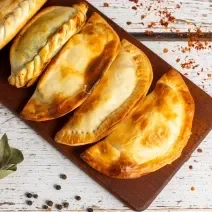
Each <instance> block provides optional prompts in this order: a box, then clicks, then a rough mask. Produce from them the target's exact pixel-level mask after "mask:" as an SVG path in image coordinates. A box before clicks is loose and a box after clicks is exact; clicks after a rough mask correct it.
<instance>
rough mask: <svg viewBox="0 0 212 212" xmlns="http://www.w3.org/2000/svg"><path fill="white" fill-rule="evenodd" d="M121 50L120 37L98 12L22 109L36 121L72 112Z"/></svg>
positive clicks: (41, 80)
mask: <svg viewBox="0 0 212 212" xmlns="http://www.w3.org/2000/svg"><path fill="white" fill-rule="evenodd" d="M119 49H120V40H119V37H118V35H117V34H116V33H115V32H114V31H113V29H112V28H111V27H110V26H109V24H108V23H107V22H106V21H105V20H104V19H103V18H102V17H101V16H100V15H98V14H97V13H94V14H93V15H92V17H91V18H90V19H89V20H88V22H87V23H86V24H85V26H84V27H83V29H82V30H81V32H80V33H79V34H77V35H75V36H73V37H72V38H71V39H70V40H69V41H68V42H67V44H66V45H65V46H64V48H63V49H62V50H61V52H60V53H59V54H58V55H57V56H56V57H55V59H54V60H53V61H52V62H51V64H50V65H49V67H48V68H47V70H46V71H45V73H44V75H43V76H42V77H41V79H40V81H39V83H38V85H37V88H36V90H35V93H34V94H33V96H32V98H31V99H30V100H29V102H28V103H27V105H26V107H25V108H24V110H23V112H22V117H23V118H25V119H29V120H34V121H44V120H50V119H55V118H57V117H60V116H63V115H64V114H66V113H69V112H71V111H72V110H74V109H75V108H77V107H78V106H80V105H81V104H82V103H83V101H84V100H85V99H86V98H87V96H88V95H89V94H90V92H91V90H92V89H93V87H94V86H95V84H96V83H97V81H99V79H100V78H101V77H102V75H103V73H104V72H105V71H106V70H107V69H108V67H109V66H110V65H111V63H112V62H113V60H114V59H115V57H116V56H117V54H118V52H119Z"/></svg>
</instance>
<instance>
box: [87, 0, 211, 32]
mask: <svg viewBox="0 0 212 212" xmlns="http://www.w3.org/2000/svg"><path fill="white" fill-rule="evenodd" d="M89 2H91V3H92V4H93V5H94V6H96V7H97V8H98V9H99V10H100V11H102V12H103V13H105V14H106V15H107V16H108V17H110V18H112V19H113V21H115V22H116V23H118V24H119V25H120V26H122V27H123V28H124V29H125V30H127V31H128V32H145V31H146V30H147V29H148V25H149V24H151V23H152V22H153V21H154V22H156V25H155V26H154V27H153V28H152V29H151V30H152V31H154V32H167V31H170V30H171V29H172V30H173V31H176V29H177V30H180V31H181V32H187V31H188V29H189V28H191V29H193V30H194V28H196V26H197V27H201V28H202V30H203V31H211V30H212V1H211V0H183V1H182V0H169V1H167V0H157V1H156V0H138V3H137V4H136V3H133V2H132V1H129V0H104V1H103V0H90V1H89ZM104 3H108V7H105V6H104ZM141 4H142V6H139V7H137V10H134V9H132V7H134V6H136V5H141ZM177 7H180V8H177ZM165 8H167V11H168V12H170V13H171V14H172V15H173V16H174V17H175V18H176V21H175V23H173V24H170V25H169V27H168V29H165V28H164V27H163V26H161V24H160V23H159V22H160V20H161V16H160V15H159V11H164V10H165ZM142 15H143V16H145V18H141V16H142ZM129 22H131V23H130V24H129ZM188 22H189V23H190V24H187V23H188ZM127 23H128V24H127Z"/></svg>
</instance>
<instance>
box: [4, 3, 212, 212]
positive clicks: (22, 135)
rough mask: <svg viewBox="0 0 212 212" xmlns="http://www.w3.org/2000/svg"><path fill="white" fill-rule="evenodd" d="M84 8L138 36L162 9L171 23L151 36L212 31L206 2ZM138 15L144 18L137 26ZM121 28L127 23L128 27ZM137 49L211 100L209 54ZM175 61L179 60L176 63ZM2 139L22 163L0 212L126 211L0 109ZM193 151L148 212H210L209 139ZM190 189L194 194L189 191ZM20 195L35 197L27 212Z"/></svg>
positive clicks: (173, 46) (211, 8) (7, 183)
mask: <svg viewBox="0 0 212 212" xmlns="http://www.w3.org/2000/svg"><path fill="white" fill-rule="evenodd" d="M90 2H91V3H93V4H94V5H95V6H96V7H97V8H99V9H100V10H101V11H103V12H104V13H105V14H106V15H108V16H109V17H111V18H112V19H113V20H114V21H115V22H117V23H118V24H120V25H121V26H122V27H124V28H125V29H126V30H127V31H129V32H144V31H145V30H146V29H147V28H146V26H147V25H148V24H149V23H151V22H152V21H159V17H158V16H157V14H156V11H155V10H154V8H157V7H160V8H165V7H167V8H168V10H169V11H171V12H173V14H174V16H175V17H176V23H174V24H172V25H170V27H169V29H166V30H165V29H164V27H162V26H160V25H159V24H158V25H156V26H155V27H154V28H153V29H151V30H153V31H154V32H164V31H170V28H172V29H174V28H176V29H180V30H181V31H185V32H186V31H187V30H188V28H189V27H191V28H192V27H193V25H192V24H189V25H188V24H186V22H188V21H189V22H192V23H195V24H196V25H198V26H202V27H203V28H202V29H203V31H210V30H211V29H212V1H211V0H184V1H181V0H160V4H159V3H157V2H158V1H156V0H154V1H153V0H140V1H139V2H142V3H143V5H153V6H152V8H151V9H150V11H148V8H146V7H142V8H140V9H138V10H133V9H131V8H132V6H133V5H134V3H133V2H130V1H129V0H92V1H90ZM180 2H182V4H180ZM104 3H108V4H109V7H104V6H103V5H104ZM177 4H180V7H181V8H178V9H176V5H177ZM141 15H145V16H146V17H145V18H144V19H143V20H141ZM127 22H132V23H131V24H129V25H128V24H127ZM141 22H143V23H144V25H143V24H141ZM143 43H144V44H145V45H146V46H148V47H149V48H150V49H151V50H153V51H154V52H155V53H157V54H159V55H160V56H161V57H162V58H163V59H165V60H166V61H167V62H169V63H170V64H171V65H172V66H173V67H175V68H176V69H178V70H179V71H181V72H182V73H184V74H186V75H187V77H188V78H189V79H191V80H192V81H193V82H194V83H196V84H197V85H198V86H199V87H201V88H202V89H203V90H205V91H206V92H207V93H208V94H209V95H212V54H211V49H210V50H202V51H196V50H193V49H192V50H191V52H190V53H186V54H182V52H181V51H179V50H178V48H177V47H179V46H186V45H187V42H173V41H171V42H157V41H145V42H143ZM211 44H212V43H211ZM164 48H168V50H169V52H168V53H164V52H163V50H164ZM186 56H187V58H185V57H186ZM177 58H180V59H181V60H180V62H178V63H177V62H176V59H177ZM188 59H194V60H195V62H196V63H197V64H199V66H198V67H197V68H195V69H182V68H181V65H180V64H181V62H183V61H185V60H188ZM203 109H204V108H203ZM3 133H7V134H8V137H9V139H10V144H11V145H12V146H14V147H17V148H19V149H21V150H22V151H23V153H24V156H25V160H24V162H23V163H22V164H21V165H19V167H18V171H17V172H16V173H14V174H12V175H10V176H9V177H7V178H6V179H4V180H1V181H0V212H3V211H26V210H28V211H38V210H39V211H41V210H42V209H41V207H42V205H43V204H44V203H45V201H46V200H48V199H50V200H52V201H53V202H54V203H61V202H62V201H64V200H67V201H68V202H69V203H70V207H69V210H68V211H72V210H73V211H84V210H86V208H87V207H92V208H93V209H95V211H98V210H100V211H102V210H103V211H127V210H128V208H127V207H126V206H125V205H124V204H123V203H121V202H119V201H118V200H116V199H115V198H114V197H113V196H112V195H110V194H109V193H108V192H107V191H106V190H104V189H103V188H102V187H100V186H99V185H98V184H97V183H95V182H94V181H93V180H92V179H90V178H89V177H88V176H87V175H85V174H84V173H83V172H82V171H80V170H79V169H78V168H77V167H76V166H74V165H73V164H72V162H70V161H69V160H68V159H66V158H65V157H64V156H62V155H61V154H60V153H59V152H57V151H56V150H55V149H54V148H53V147H52V146H50V145H49V144H47V143H46V142H45V141H44V140H43V139H41V138H40V137H39V136H38V135H37V134H36V133H35V132H34V131H33V130H31V129H29V127H27V126H26V125H25V124H24V123H22V122H21V121H20V120H19V119H18V118H16V117H15V116H14V115H13V114H12V113H11V112H9V111H8V110H7V109H6V108H4V107H3V106H2V105H0V136H1V135H2V134H3ZM199 148H201V149H202V153H199V152H198V151H195V152H194V153H193V155H192V157H191V158H190V160H189V161H188V162H187V163H185V164H184V166H183V167H182V168H181V169H180V171H179V172H178V173H177V174H176V176H175V177H174V178H173V179H172V181H171V182H170V183H169V184H168V186H167V187H166V188H165V189H164V190H163V191H162V192H161V194H160V195H159V196H158V198H157V199H156V200H155V201H154V203H153V204H152V205H151V207H150V208H149V209H148V212H150V211H153V210H157V211H158V212H168V211H173V212H174V211H189V212H190V211H197V212H199V211H205V212H206V211H212V133H210V134H209V135H208V136H207V137H206V138H205V140H204V141H203V142H202V144H201V145H200V147H199ZM189 166H192V167H193V169H190V168H189ZM61 173H65V174H66V175H67V176H68V179H67V180H62V179H60V178H59V174H61ZM54 184H60V185H61V186H62V190H61V191H56V190H55V189H54V187H53V186H54ZM192 186H193V187H194V188H195V190H194V191H192V190H191V187H192ZM26 192H34V193H37V194H38V195H39V198H38V199H37V200H36V201H34V203H33V205H32V206H27V205H26V203H25V201H26V197H25V193H26ZM141 192H142V191H141ZM144 192H145V191H144ZM75 195H79V196H81V198H82V199H81V201H77V200H75V199H74V196H75ZM52 210H55V209H52ZM62 211H65V210H62Z"/></svg>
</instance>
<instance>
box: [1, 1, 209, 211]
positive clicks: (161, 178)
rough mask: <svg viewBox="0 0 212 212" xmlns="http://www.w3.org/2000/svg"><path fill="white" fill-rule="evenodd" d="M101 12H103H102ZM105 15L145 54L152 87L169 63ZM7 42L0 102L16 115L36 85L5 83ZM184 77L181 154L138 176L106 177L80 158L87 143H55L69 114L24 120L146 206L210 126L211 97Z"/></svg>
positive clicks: (133, 202) (126, 198)
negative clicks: (185, 128)
mask: <svg viewBox="0 0 212 212" xmlns="http://www.w3.org/2000/svg"><path fill="white" fill-rule="evenodd" d="M76 2H79V1H77V0H74V1H71V0H49V1H48V3H47V4H46V5H45V6H44V7H46V6H50V5H63V6H71V5H72V4H73V3H76ZM94 11H96V12H98V13H99V14H101V12H99V11H98V10H97V9H96V8H94V7H93V6H92V5H90V6H89V13H88V15H89V16H90V15H91V14H92V13H93V12H94ZM101 15H102V16H104V15H103V14H101ZM104 17H105V18H106V20H108V22H109V23H110V24H111V26H112V27H113V28H114V29H115V30H116V31H117V33H118V34H119V36H120V37H121V38H125V39H127V40H129V41H130V42H132V43H133V44H135V45H136V46H137V47H138V48H140V49H142V50H143V51H144V52H145V53H146V54H147V56H148V57H149V59H150V61H151V63H152V66H153V70H154V81H153V83H152V86H151V89H150V91H151V90H153V89H154V86H155V83H156V81H157V80H158V79H159V78H160V77H161V76H162V75H163V74H164V73H165V72H167V71H168V70H169V69H170V68H171V66H170V65H169V64H167V63H166V62H165V61H163V60H162V59H161V58H160V57H158V56H157V55H156V54H154V53H153V52H152V51H150V50H149V49H148V48H147V47H145V46H144V45H143V44H141V43H140V42H139V41H137V40H136V39H135V38H133V37H132V36H131V35H129V34H128V33H127V32H125V31H124V30H123V29H122V28H120V27H119V26H118V25H116V24H115V23H114V22H113V21H111V20H110V19H109V18H107V17H106V16H104ZM10 45H11V44H8V45H7V46H6V47H5V48H4V49H3V50H1V51H0V102H1V103H2V104H3V105H4V106H5V107H7V108H8V109H9V110H11V111H12V112H13V113H15V114H17V116H19V113H20V111H21V110H22V108H23V107H24V105H25V104H26V102H27V100H28V99H29V98H30V96H31V95H32V93H33V91H34V89H35V86H33V87H31V88H23V89H17V88H15V87H12V86H10V85H9V84H8V82H7V78H8V76H9V75H10V63H9V49H10ZM183 78H184V80H185V81H186V83H187V85H188V87H189V89H190V91H191V94H192V96H193V98H194V100H195V104H196V112H195V117H194V122H193V129H192V135H191V137H190V139H189V142H188V145H187V146H186V148H185V149H184V151H183V154H182V156H181V157H180V158H179V159H178V160H177V161H175V162H174V163H173V164H171V165H168V166H166V167H164V168H162V169H160V170H159V171H156V172H154V173H151V174H148V175H146V176H143V177H140V178H138V179H133V180H119V179H113V178H109V177H106V176H104V175H102V174H101V173H99V172H97V171H95V170H94V169H92V168H91V167H89V166H88V165H87V164H85V163H84V162H83V161H82V160H81V159H80V157H79V155H80V153H82V152H83V151H84V150H85V149H86V148H87V147H88V146H83V147H67V146H64V145H61V144H57V143H55V142H54V140H53V138H54V135H55V133H56V132H57V131H58V130H59V129H60V128H61V127H62V126H63V125H64V124H65V123H66V122H67V120H68V119H69V117H70V116H71V114H69V115H66V116H65V117H62V118H60V119H57V120H53V121H47V122H42V123H35V122H30V121H27V122H26V123H27V124H28V125H29V126H30V127H31V128H33V129H34V130H35V131H36V132H37V133H39V134H40V135H41V136H42V137H43V138H44V139H45V140H46V141H47V142H49V143H50V144H52V145H53V146H54V147H55V148H57V149H58V150H59V151H60V152H61V153H63V154H64V155H65V156H66V157H67V158H69V159H70V160H71V161H73V162H74V163H75V164H76V165H77V166H78V167H79V168H81V169H82V170H83V171H84V172H85V173H87V174H88V175H89V176H91V177H92V178H93V179H94V180H95V181H97V182H98V183H100V184H101V185H102V186H103V187H105V188H106V189H107V190H108V191H110V192H111V193H112V194H113V195H115V196H116V197H117V198H118V199H120V200H122V201H123V202H124V203H126V204H127V205H128V206H129V207H131V208H132V209H134V210H145V209H146V208H147V207H148V206H149V205H150V204H151V202H152V201H153V200H154V199H155V198H156V196H157V195H158V194H159V193H160V191H161V190H162V189H163V188H164V186H165V185H166V184H167V183H168V182H169V180H170V179H171V178H172V177H173V176H174V174H175V173H176V172H177V171H178V169H179V168H180V167H181V166H182V165H183V164H184V163H185V162H186V161H187V160H188V159H189V157H190V155H191V153H192V152H193V151H194V150H195V149H196V147H197V146H198V145H199V144H200V143H201V141H202V140H203V139H204V137H205V136H206V135H207V134H208V133H209V132H210V130H211V129H212V98H211V97H210V96H209V95H207V94H206V93H205V92H203V91H202V90H201V89H200V88H198V87H197V86H196V85H195V84H193V83H192V82H191V81H189V80H188V79H186V78H185V77H183ZM182 192H183V191H182Z"/></svg>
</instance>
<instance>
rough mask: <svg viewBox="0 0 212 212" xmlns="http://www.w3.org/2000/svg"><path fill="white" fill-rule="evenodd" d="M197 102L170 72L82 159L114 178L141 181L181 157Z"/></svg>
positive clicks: (178, 78)
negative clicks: (141, 177) (139, 178)
mask: <svg viewBox="0 0 212 212" xmlns="http://www.w3.org/2000/svg"><path fill="white" fill-rule="evenodd" d="M194 111H195V104H194V100H193V98H192V96H191V94H190V92H189V90H188V88H187V86H186V84H185V82H184V81H183V79H182V77H181V76H180V74H179V73H178V72H177V71H175V70H171V71H169V72H167V73H166V74H165V75H164V76H163V77H162V78H161V79H160V80H159V81H158V83H157V85H156V88H155V90H154V91H153V92H152V93H151V94H150V95H148V96H147V98H146V100H145V101H144V102H143V103H141V104H139V107H138V108H137V109H136V111H135V112H134V113H133V114H132V115H131V116H130V117H128V118H126V119H125V120H124V121H123V122H122V123H120V124H119V125H118V127H117V128H116V129H115V130H114V131H113V132H112V133H111V134H110V135H109V136H108V137H106V138H105V139H104V140H103V141H101V142H99V143H97V144H96V145H94V146H92V147H91V148H89V149H88V150H86V151H85V152H84V153H83V154H82V155H81V156H82V158H83V160H84V161H85V162H87V163H88V164H89V165H90V166H92V167H93V168H95V169H97V170H98V171H100V172H102V173H103V174H105V175H108V176H110V177H115V178H122V179H124V178H126V179H127V178H128V179H131V178H138V177H140V176H142V175H145V174H148V173H151V172H154V171H156V170H158V169H160V168H162V167H164V166H165V165H167V164H171V163H172V162H173V161H175V160H176V159H177V158H179V157H180V155H181V153H182V151H183V149H184V147H185V146H186V144H187V142H188V139H189V137H190V134H191V129H192V121H193V116H194Z"/></svg>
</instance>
